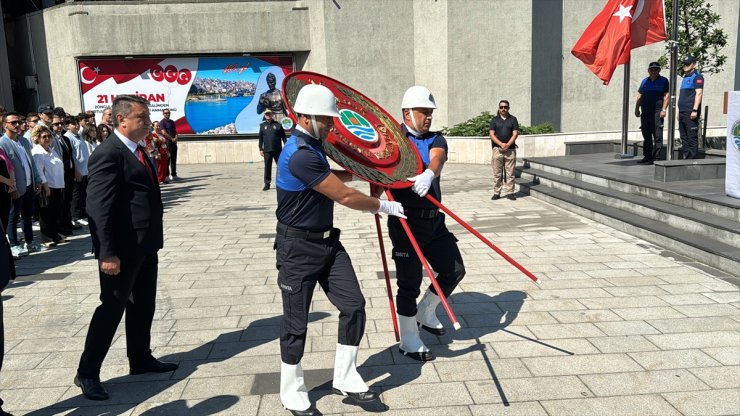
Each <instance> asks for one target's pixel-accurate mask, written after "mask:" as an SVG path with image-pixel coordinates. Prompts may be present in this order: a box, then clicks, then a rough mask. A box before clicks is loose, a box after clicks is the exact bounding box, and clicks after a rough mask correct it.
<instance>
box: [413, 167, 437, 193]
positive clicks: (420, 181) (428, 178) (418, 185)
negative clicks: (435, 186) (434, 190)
mask: <svg viewBox="0 0 740 416" xmlns="http://www.w3.org/2000/svg"><path fill="white" fill-rule="evenodd" d="M406 180H407V181H411V182H413V183H414V184H413V185H412V186H411V190H412V191H414V192H416V194H417V195H419V196H420V197H424V196H426V194H427V192H429V188H431V187H432V181H433V180H434V171H432V170H431V169H427V170H425V171H424V172H421V173H420V174H419V175H416V176H413V177H411V178H408V179H406Z"/></svg>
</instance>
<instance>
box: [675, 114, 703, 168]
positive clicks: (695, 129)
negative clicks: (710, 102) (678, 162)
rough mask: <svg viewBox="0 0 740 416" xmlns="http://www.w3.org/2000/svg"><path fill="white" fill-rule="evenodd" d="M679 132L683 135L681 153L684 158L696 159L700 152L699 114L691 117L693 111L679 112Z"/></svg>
mask: <svg viewBox="0 0 740 416" xmlns="http://www.w3.org/2000/svg"><path fill="white" fill-rule="evenodd" d="M678 133H679V134H680V135H681V153H682V154H683V158H684V159H696V156H697V154H698V153H699V116H698V115H697V116H696V120H692V119H691V113H678Z"/></svg>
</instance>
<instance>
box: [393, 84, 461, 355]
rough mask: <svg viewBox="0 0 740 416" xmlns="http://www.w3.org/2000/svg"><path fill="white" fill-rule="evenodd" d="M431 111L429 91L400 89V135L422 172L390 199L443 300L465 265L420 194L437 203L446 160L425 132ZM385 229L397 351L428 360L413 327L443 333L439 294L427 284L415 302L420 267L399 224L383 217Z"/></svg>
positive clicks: (435, 138)
mask: <svg viewBox="0 0 740 416" xmlns="http://www.w3.org/2000/svg"><path fill="white" fill-rule="evenodd" d="M435 108H437V105H436V104H435V101H434V97H433V96H432V93H431V92H430V91H429V90H428V89H427V88H425V87H422V86H413V87H411V88H409V89H408V90H406V93H405V94H404V96H403V102H402V103H401V111H402V113H403V124H402V126H401V128H402V130H403V132H404V134H406V137H408V139H409V140H410V141H411V143H413V144H414V146H415V147H416V149H417V150H418V152H419V155H420V156H421V159H422V161H423V162H424V172H422V173H421V174H420V175H417V176H414V177H413V178H409V180H410V181H412V182H414V185H413V186H412V187H411V188H406V189H402V190H394V191H393V193H392V194H393V197H394V198H395V199H396V200H397V201H398V202H401V203H402V204H403V206H404V213H405V214H406V215H407V216H408V225H409V227H410V228H411V231H412V233H413V235H414V237H415V238H416V241H417V242H418V244H419V247H420V248H421V251H422V253H423V254H424V256H425V257H426V259H427V260H428V261H429V264H430V265H431V266H432V268H433V269H434V270H435V271H436V272H437V273H438V275H437V281H438V283H439V286H440V287H441V288H442V291H443V292H444V295H445V296H449V295H450V293H452V291H453V290H454V289H455V287H457V284H458V283H459V282H460V280H462V278H463V276H465V266H464V265H463V259H462V256H461V255H460V250H459V249H458V247H457V239H456V238H455V236H454V235H453V234H452V233H451V232H450V231H449V230H448V229H447V226H445V216H444V214H442V213H440V212H439V211H438V209H437V208H436V206H434V204H432V203H431V202H430V201H428V200H427V199H426V198H424V196H425V195H426V194H427V193H429V194H430V195H431V196H433V197H434V198H435V199H437V200H438V201H439V200H441V199H442V191H441V189H440V184H439V178H440V174H441V173H442V167H443V166H444V163H445V161H446V160H447V141H446V140H445V138H444V137H443V136H442V135H441V134H439V133H438V132H432V131H429V128H430V127H431V124H432V113H433V112H434V109H435ZM388 229H389V234H390V238H391V241H392V243H393V260H394V261H395V263H396V277H397V284H398V293H397V295H396V308H397V310H398V324H399V329H400V335H401V344H400V345H399V349H400V350H401V353H402V354H403V355H406V356H408V357H410V358H413V359H415V360H418V361H431V360H433V359H434V358H435V357H434V354H433V353H432V352H431V351H430V350H429V349H428V348H427V347H426V346H425V345H424V343H423V342H422V341H421V338H420V337H419V328H418V326H417V323H418V325H420V326H421V328H423V329H425V330H426V331H428V332H430V333H432V334H435V335H443V334H444V333H445V329H444V328H443V326H442V323H440V322H439V319H437V315H436V308H437V305H439V303H440V299H439V296H438V295H437V293H436V292H435V290H434V288H433V287H432V286H430V287H429V288H428V289H427V291H426V293H425V294H424V297H422V299H421V301H420V302H419V304H418V305H417V304H416V298H417V297H418V296H419V294H420V293H421V292H420V287H421V282H422V269H421V261H420V260H419V258H418V257H417V255H416V252H415V251H414V249H413V247H412V245H411V242H410V241H409V239H408V237H407V236H406V234H405V232H404V230H403V228H402V226H401V223H400V221H399V220H398V219H397V218H394V217H388Z"/></svg>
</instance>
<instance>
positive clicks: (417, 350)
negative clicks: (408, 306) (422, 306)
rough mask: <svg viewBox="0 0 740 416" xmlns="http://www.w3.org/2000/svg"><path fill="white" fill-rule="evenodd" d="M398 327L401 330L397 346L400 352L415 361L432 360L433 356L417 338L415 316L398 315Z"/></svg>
mask: <svg viewBox="0 0 740 416" xmlns="http://www.w3.org/2000/svg"><path fill="white" fill-rule="evenodd" d="M398 329H399V330H400V332H401V343H400V344H399V346H398V349H399V350H400V351H401V354H403V355H405V356H407V357H409V358H413V359H414V360H417V361H432V360H433V359H434V358H435V357H434V354H433V353H432V352H431V351H429V348H427V347H426V345H424V342H422V340H421V338H419V327H418V326H417V324H416V318H415V317H413V316H403V315H398Z"/></svg>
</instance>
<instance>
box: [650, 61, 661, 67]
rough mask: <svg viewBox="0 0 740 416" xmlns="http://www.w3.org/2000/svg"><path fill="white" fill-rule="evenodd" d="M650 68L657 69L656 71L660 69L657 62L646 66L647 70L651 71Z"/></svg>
mask: <svg viewBox="0 0 740 416" xmlns="http://www.w3.org/2000/svg"><path fill="white" fill-rule="evenodd" d="M651 68H658V69H660V64H659V63H657V62H654V61H653V62H650V65H648V69H651Z"/></svg>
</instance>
